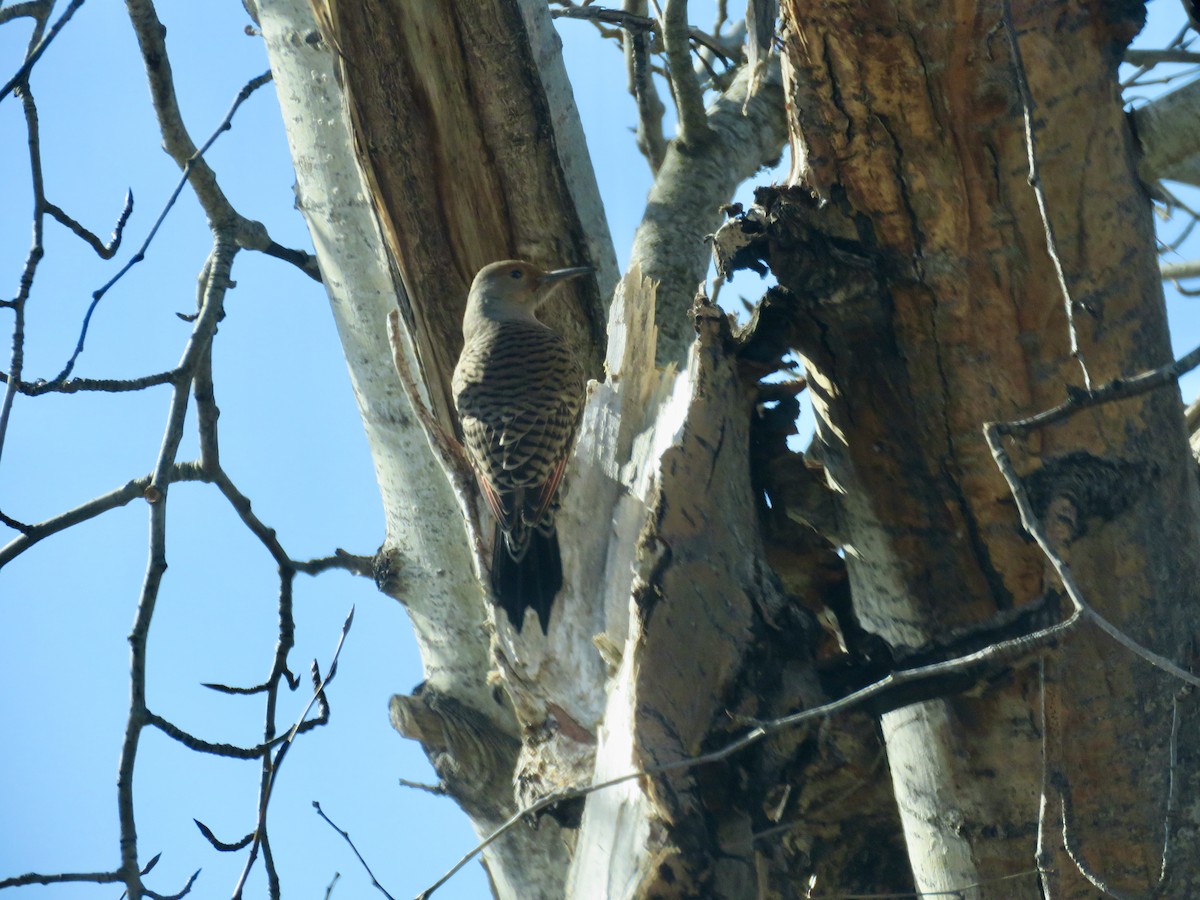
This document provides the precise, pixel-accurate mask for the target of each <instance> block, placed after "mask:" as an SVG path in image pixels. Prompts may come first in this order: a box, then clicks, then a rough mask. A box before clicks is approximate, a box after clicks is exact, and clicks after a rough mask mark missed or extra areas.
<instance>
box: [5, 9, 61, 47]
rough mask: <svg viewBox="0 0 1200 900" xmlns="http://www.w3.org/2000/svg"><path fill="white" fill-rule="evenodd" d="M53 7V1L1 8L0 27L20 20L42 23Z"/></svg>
mask: <svg viewBox="0 0 1200 900" xmlns="http://www.w3.org/2000/svg"><path fill="white" fill-rule="evenodd" d="M53 7H54V2H53V0H26V2H24V3H14V4H13V5H12V6H5V7H2V8H0V25H3V24H4V23H5V22H11V21H12V20H13V19H22V18H25V19H37V20H38V21H39V22H44V21H45V20H46V18H47V17H48V16H49V15H50V10H51V9H52V8H53ZM35 43H36V40H35Z"/></svg>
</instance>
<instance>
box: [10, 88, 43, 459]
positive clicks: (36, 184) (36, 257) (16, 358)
mask: <svg viewBox="0 0 1200 900" xmlns="http://www.w3.org/2000/svg"><path fill="white" fill-rule="evenodd" d="M21 105H22V109H23V111H24V114H25V129H26V134H27V143H28V146H29V180H30V182H31V186H32V188H33V229H32V230H33V244H32V246H30V248H29V253H28V255H27V256H26V257H25V265H24V267H23V268H22V270H21V279H20V282H19V285H20V286H19V287H18V289H17V296H16V297H15V298H14V299H13V301H12V310H13V313H14V316H13V319H14V321H13V334H12V356H11V357H10V359H9V364H8V370H9V371H10V372H11V373H12V375H13V380H12V381H11V382H9V384H8V385H7V386H6V387H5V389H4V399H3V400H2V401H0V455H2V454H3V452H4V438H5V435H7V434H8V423H9V418H10V416H11V414H12V407H13V400H15V399H16V385H17V383H18V382H19V381H20V380H21V371H22V368H23V367H24V364H25V304H26V303H28V302H29V295H30V293H31V292H32V291H33V279H34V278H35V277H36V275H37V267H38V264H39V263H40V262H41V261H42V257H43V255H45V250H44V248H43V245H42V239H43V232H44V215H43V211H42V207H43V204H44V203H45V201H46V193H45V187H44V184H43V181H42V150H41V137H40V132H39V129H38V111H37V104H36V103H35V102H34V99H33V92H32V91H30V89H29V85H28V84H27V83H26V84H23V85H22V90H21Z"/></svg>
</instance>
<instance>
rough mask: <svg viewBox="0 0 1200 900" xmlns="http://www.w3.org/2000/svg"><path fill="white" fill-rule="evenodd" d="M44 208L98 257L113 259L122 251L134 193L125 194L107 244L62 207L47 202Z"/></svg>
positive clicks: (43, 205) (131, 211)
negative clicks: (123, 236)
mask: <svg viewBox="0 0 1200 900" xmlns="http://www.w3.org/2000/svg"><path fill="white" fill-rule="evenodd" d="M42 208H43V209H45V210H46V212H47V213H49V214H50V215H51V216H52V217H53V218H54V219H55V220H56V221H58V223H59V224H61V225H63V226H65V227H66V228H67V229H69V230H70V231H71V232H72V233H73V234H75V235H76V236H77V237H79V238H80V239H82V240H83V242H84V243H86V244H87V245H88V246H89V247H91V248H92V249H93V250H95V251H96V255H97V256H99V257H100V258H101V259H112V258H113V257H114V256H116V255H117V251H118V250H120V249H121V236H122V235H123V234H124V233H125V223H126V222H128V221H129V217H130V215H132V214H133V191H127V192H126V193H125V205H124V206H122V207H121V214H120V215H119V216H117V224H116V225H115V226H114V227H113V232H112V235H111V236H110V237H109V239H108V242H107V243H106V242H104V241H102V240H100V238H99V237H97V236H96V235H94V234H93V233H92V232H91V231H89V230H88V229H87V228H85V227H84V226H83V225H80V224H79V222H77V221H76V220H75V219H73V218H72V217H71V216H70V215H68V214H67V213H66V212H65V211H64V210H63V209H62V208H61V207H58V206H55V205H54V204H53V203H50V202H49V201H47V202H45V203H43V204H42Z"/></svg>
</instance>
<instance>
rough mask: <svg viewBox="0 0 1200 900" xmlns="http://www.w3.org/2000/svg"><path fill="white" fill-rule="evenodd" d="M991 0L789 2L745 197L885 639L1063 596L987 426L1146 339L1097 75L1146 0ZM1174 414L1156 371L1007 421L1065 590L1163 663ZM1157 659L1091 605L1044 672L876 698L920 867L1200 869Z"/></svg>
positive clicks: (841, 523)
mask: <svg viewBox="0 0 1200 900" xmlns="http://www.w3.org/2000/svg"><path fill="white" fill-rule="evenodd" d="M1006 6H1007V3H1000V2H993V3H982V4H969V5H966V6H964V5H962V4H954V3H943V4H936V3H935V4H929V3H900V4H858V5H855V6H854V7H847V6H845V5H844V4H837V3H816V4H813V3H806V4H800V3H797V2H790V3H785V4H784V16H785V31H784V34H785V47H784V53H785V62H786V65H785V72H786V74H787V90H788V92H789V98H790V100H791V103H790V104H789V110H791V113H792V115H791V119H790V123H789V124H790V127H791V132H792V142H793V147H794V149H795V151H796V152H795V154H794V160H795V164H794V167H793V171H792V175H791V178H790V186H789V187H788V188H787V189H784V190H781V191H778V192H776V193H773V194H770V195H765V194H764V195H763V201H764V205H765V207H766V209H765V210H764V212H763V214H764V215H765V216H767V217H768V218H769V219H770V222H771V238H770V249H769V252H768V258H769V262H770V265H771V267H772V269H773V270H774V271H775V273H776V274H777V275H778V277H779V280H780V283H781V284H782V285H784V286H785V287H786V288H787V289H788V290H789V291H790V292H791V293H792V295H794V297H795V298H796V302H797V303H798V304H800V306H801V307H802V309H803V310H804V313H803V315H804V317H805V325H803V326H801V337H800V340H801V344H800V346H801V350H802V352H803V355H804V358H805V363H806V366H807V369H808V373H809V384H810V390H811V391H812V395H813V399H814V403H815V404H816V407H817V411H818V423H819V424H818V435H817V440H816V443H815V445H814V448H813V451H812V455H813V456H814V457H815V458H816V459H817V460H819V461H820V463H821V464H822V465H823V466H824V470H825V475H826V479H827V483H828V485H829V486H830V487H831V488H832V489H833V490H834V491H835V492H836V495H835V498H834V499H835V501H836V515H837V536H838V538H839V540H840V541H841V542H842V546H843V547H844V549H845V557H846V560H847V563H848V566H849V573H850V581H851V588H852V593H853V602H854V610H855V613H856V615H857V616H858V618H859V619H860V620H861V622H862V624H863V625H864V626H865V627H866V628H867V629H868V630H870V631H872V632H875V633H877V634H879V635H881V636H882V637H884V638H885V639H886V640H887V641H888V642H889V643H890V644H892V645H893V646H894V647H900V646H903V645H908V646H920V645H923V644H926V643H927V642H928V641H930V640H931V639H935V638H939V637H940V638H943V639H945V638H948V637H949V636H951V635H954V634H956V633H957V634H958V635H959V636H960V637H961V635H962V634H963V633H964V632H965V631H969V630H971V629H978V628H980V627H981V626H983V625H985V624H986V623H991V624H992V625H998V624H1000V623H1004V622H1008V623H1012V622H1017V621H1021V622H1023V625H1022V626H1021V627H1029V626H1030V625H1031V624H1032V623H1034V622H1036V621H1038V620H1042V621H1045V620H1046V618H1047V617H1052V616H1062V615H1065V611H1066V607H1065V603H1064V597H1063V594H1062V589H1061V585H1060V584H1059V581H1058V579H1057V578H1056V577H1055V575H1054V573H1053V571H1052V570H1051V569H1050V568H1049V567H1048V566H1047V562H1046V559H1045V558H1044V557H1043V554H1042V552H1041V551H1040V550H1039V549H1038V547H1037V546H1035V545H1034V544H1033V543H1031V542H1030V541H1029V540H1028V538H1027V536H1026V535H1025V534H1024V533H1023V530H1022V529H1021V527H1020V524H1019V521H1018V516H1017V511H1016V508H1015V505H1014V503H1013V499H1012V496H1011V494H1010V491H1009V489H1008V487H1007V485H1006V483H1005V481H1004V479H1003V478H1002V477H1001V474H1000V472H999V471H998V469H997V466H996V462H995V461H994V460H993V458H992V456H991V454H990V453H989V452H988V447H987V445H986V443H985V441H984V438H983V435H982V434H981V427H982V425H983V424H984V423H985V422H988V421H1002V420H1011V419H1017V418H1021V417H1023V416H1028V415H1030V414H1032V413H1036V412H1038V411H1040V410H1043V409H1046V408H1048V407H1051V406H1054V405H1056V404H1058V403H1060V402H1061V401H1063V399H1064V398H1065V396H1066V395H1067V391H1068V390H1069V389H1073V390H1076V391H1078V390H1081V389H1086V388H1087V387H1088V386H1089V384H1090V386H1093V387H1095V386H1099V385H1101V384H1104V383H1106V382H1109V381H1111V380H1112V379H1115V378H1120V377H1122V376H1129V375H1133V374H1136V373H1138V372H1141V371H1143V370H1147V369H1151V368H1154V367H1156V366H1160V365H1162V364H1164V363H1165V362H1167V361H1169V360H1170V345H1169V342H1168V336H1167V327H1166V317H1165V308H1164V304H1163V300H1162V293H1161V287H1160V281H1159V274H1158V268H1157V264H1156V259H1155V253H1154V248H1155V243H1154V233H1153V229H1152V224H1151V215H1150V204H1149V200H1148V197H1147V194H1146V191H1145V190H1144V188H1143V185H1142V183H1141V182H1140V181H1139V179H1138V174H1137V172H1138V147H1137V145H1136V142H1135V140H1134V138H1133V136H1132V133H1131V131H1130V128H1129V125H1128V121H1127V119H1126V116H1125V114H1124V112H1123V110H1122V106H1121V100H1120V95H1119V89H1118V85H1117V82H1116V77H1115V76H1116V67H1117V64H1118V62H1119V60H1120V55H1121V53H1122V52H1123V50H1124V48H1125V45H1126V44H1127V42H1128V41H1129V40H1130V39H1131V38H1132V36H1133V35H1134V34H1135V33H1136V31H1137V30H1138V29H1139V28H1140V26H1141V20H1140V18H1139V17H1140V16H1141V15H1142V12H1143V11H1142V10H1141V9H1140V7H1137V6H1133V7H1130V6H1128V5H1121V4H1113V3H1023V2H1018V3H1014V4H1013V9H1012V11H1011V19H1008V18H1007V17H1006V16H1007V13H1006ZM1013 40H1015V43H1016V46H1017V47H1018V48H1019V55H1017V54H1014V52H1013V47H1012V43H1011V42H1012V41H1013ZM1025 112H1028V113H1029V114H1030V115H1031V121H1032V135H1031V136H1027V134H1026V130H1025V123H1024V120H1023V113H1025ZM1030 143H1032V156H1033V161H1034V165H1035V175H1036V177H1037V188H1038V190H1040V191H1041V192H1043V194H1044V201H1045V209H1044V215H1045V217H1044V218H1043V215H1042V213H1040V212H1039V204H1038V197H1037V194H1036V192H1035V189H1034V188H1033V187H1031V186H1030V172H1029V164H1030V149H1031V148H1030ZM810 190H811V194H810V193H809V192H810ZM1052 254H1053V255H1057V257H1058V260H1059V262H1060V264H1061V280H1060V275H1059V273H1058V272H1056V268H1055V263H1054V261H1053V259H1052ZM1064 295H1066V296H1064ZM1073 344H1075V345H1077V350H1076V351H1073V347H1072V345H1073ZM1182 414H1183V408H1182V405H1181V403H1180V397H1179V392H1178V389H1177V388H1176V387H1175V386H1174V385H1173V384H1171V385H1168V386H1167V387H1165V388H1162V389H1160V390H1157V391H1155V392H1153V393H1151V394H1148V395H1146V396H1143V397H1140V398H1136V399H1131V400H1125V401H1122V402H1119V403H1111V404H1107V405H1101V406H1095V407H1092V408H1089V409H1087V410H1085V411H1081V412H1079V413H1078V414H1076V415H1073V416H1071V417H1069V418H1067V419H1066V420H1065V421H1063V422H1061V423H1058V424H1056V425H1054V426H1052V427H1048V428H1045V429H1042V430H1040V431H1038V432H1036V433H1034V434H1032V435H1030V436H1029V437H1028V438H1027V439H1025V440H1012V441H1010V442H1008V450H1009V452H1010V453H1011V454H1012V455H1013V457H1014V460H1015V462H1016V466H1017V469H1018V471H1019V472H1020V474H1021V476H1022V478H1023V479H1024V482H1025V485H1026V487H1027V489H1028V491H1029V492H1030V494H1031V497H1032V499H1033V501H1034V504H1035V510H1036V512H1037V514H1038V516H1039V517H1040V519H1041V520H1042V522H1043V524H1044V526H1045V529H1046V530H1047V532H1048V534H1049V535H1050V537H1051V540H1052V544H1053V547H1054V549H1055V550H1056V551H1057V552H1058V553H1059V554H1060V555H1061V556H1062V558H1063V560H1064V561H1066V562H1067V563H1068V564H1069V566H1070V569H1071V571H1073V572H1074V573H1075V575H1076V578H1077V580H1078V582H1079V584H1080V586H1081V587H1082V590H1083V593H1084V595H1085V597H1086V598H1087V600H1088V602H1089V603H1091V604H1092V605H1093V606H1094V608H1095V609H1096V610H1098V611H1099V612H1100V613H1101V614H1102V615H1103V616H1104V617H1106V618H1107V619H1108V620H1109V621H1112V622H1114V623H1116V624H1117V625H1118V626H1119V627H1120V628H1121V629H1122V630H1124V631H1125V632H1126V633H1127V634H1128V635H1129V636H1131V637H1132V638H1133V639H1134V640H1136V641H1137V642H1139V643H1141V644H1143V645H1145V646H1146V647H1148V648H1151V649H1153V650H1154V651H1156V652H1158V653H1160V654H1163V655H1164V656H1167V657H1169V658H1170V659H1172V660H1174V661H1176V662H1177V663H1179V664H1180V665H1181V666H1183V667H1184V668H1187V667H1188V666H1189V664H1190V662H1191V659H1192V655H1193V653H1194V650H1193V649H1192V646H1193V643H1192V642H1193V641H1194V635H1195V634H1196V629H1197V625H1198V621H1197V619H1198V608H1197V605H1196V601H1197V591H1198V589H1197V584H1198V581H1197V575H1198V574H1200V573H1198V572H1197V554H1196V553H1195V552H1194V548H1195V547H1196V546H1197V539H1198V534H1197V532H1198V529H1200V516H1198V513H1200V505H1198V496H1197V490H1196V488H1197V485H1196V472H1195V466H1194V463H1193V461H1192V459H1191V457H1190V454H1189V453H1188V448H1187V441H1186V435H1185V432H1184V428H1183V419H1182ZM1003 627H1008V626H1003ZM1183 687H1184V685H1183V684H1182V683H1181V682H1180V681H1178V680H1176V679H1174V678H1172V677H1170V676H1167V675H1165V674H1163V673H1162V672H1161V671H1157V670H1156V669H1155V668H1153V667H1152V666H1150V665H1148V664H1147V663H1146V662H1144V661H1143V660H1141V659H1138V658H1136V657H1135V656H1134V655H1132V654H1131V653H1129V652H1128V651H1126V650H1125V649H1122V648H1120V647H1118V646H1117V645H1116V644H1115V643H1114V642H1113V641H1112V640H1111V639H1110V638H1109V637H1106V636H1105V635H1103V634H1102V633H1101V632H1100V631H1099V630H1098V629H1096V628H1095V627H1092V626H1089V625H1085V626H1083V627H1082V628H1081V629H1079V630H1077V631H1075V632H1074V633H1073V634H1072V635H1071V636H1070V638H1069V639H1067V640H1065V641H1063V642H1062V644H1061V645H1059V646H1058V647H1056V648H1054V649H1053V650H1052V651H1050V652H1048V653H1047V654H1046V656H1045V659H1044V670H1043V671H1042V673H1039V669H1038V667H1037V666H1036V665H1035V666H1031V667H1027V668H1025V669H1023V670H1020V671H1017V672H1015V673H1012V674H1011V675H1010V676H1008V677H1005V678H1003V679H1000V680H998V681H997V682H996V683H994V684H989V685H988V686H987V688H986V689H985V690H984V691H983V692H982V693H981V694H980V695H979V696H973V697H971V698H969V699H968V698H956V699H951V700H944V701H934V702H930V703H925V704H921V705H919V706H914V707H910V708H906V709H903V710H899V711H896V712H893V713H890V714H888V715H886V716H885V717H884V719H883V728H884V734H885V736H886V738H887V746H888V756H889V764H890V768H891V774H892V780H893V783H894V785H895V790H896V798H897V803H898V805H899V808H900V811H901V815H902V818H903V820H904V828H905V836H906V839H907V842H908V847H909V852H910V855H911V860H912V865H913V870H914V873H915V875H916V880H917V886H918V889H920V890H924V891H952V890H955V889H957V888H961V887H962V886H964V885H968V884H976V883H980V884H983V885H984V887H983V888H982V889H981V891H982V895H983V896H994V897H1013V896H1031V897H1033V896H1039V893H1038V891H1039V888H1038V879H1037V878H1036V877H1034V876H1033V873H1032V872H1031V870H1033V869H1035V868H1036V869H1037V870H1038V871H1040V873H1041V880H1042V882H1043V889H1044V890H1045V891H1046V893H1047V894H1048V895H1049V896H1053V897H1084V896H1087V897H1091V896H1095V892H1096V889H1097V887H1098V886H1100V885H1106V886H1108V888H1110V889H1112V890H1114V891H1115V892H1118V894H1117V895H1119V896H1148V895H1149V894H1151V893H1152V892H1154V891H1161V894H1159V895H1160V896H1172V897H1185V896H1195V895H1197V893H1198V892H1200V864H1198V863H1197V860H1200V852H1198V849H1200V848H1198V847H1197V845H1196V844H1195V841H1196V835H1197V834H1198V833H1200V832H1198V831H1197V830H1196V827H1195V826H1196V824H1197V821H1196V816H1197V812H1196V810H1197V806H1196V805H1195V802H1194V798H1195V796H1196V795H1195V789H1196V786H1197V784H1196V782H1197V778H1198V774H1197V773H1198V772H1200V768H1198V763H1200V754H1198V753H1197V748H1196V747H1195V745H1194V742H1190V741H1186V740H1182V739H1180V740H1179V741H1178V742H1176V737H1175V736H1176V735H1182V734H1187V733H1188V729H1189V728H1190V729H1192V730H1193V733H1194V729H1195V727H1196V726H1195V723H1196V721H1197V720H1196V715H1195V709H1194V706H1195V703H1194V700H1192V699H1190V698H1189V697H1187V696H1186V694H1187V693H1188V692H1186V691H1183V690H1182V689H1183ZM1039 797H1040V798H1041V800H1040V808H1039ZM1189 798H1190V799H1189ZM1167 833H1169V838H1168V837H1167V836H1165V835H1166V834H1167ZM1164 866H1165V868H1164ZM1022 872H1025V873H1030V877H1028V878H1026V879H1024V880H1021V879H1018V880H1006V881H996V880H995V879H1001V878H1005V877H1007V876H1014V875H1018V874H1019V873H1022ZM1164 874H1165V881H1160V879H1161V878H1162V877H1163V876H1164Z"/></svg>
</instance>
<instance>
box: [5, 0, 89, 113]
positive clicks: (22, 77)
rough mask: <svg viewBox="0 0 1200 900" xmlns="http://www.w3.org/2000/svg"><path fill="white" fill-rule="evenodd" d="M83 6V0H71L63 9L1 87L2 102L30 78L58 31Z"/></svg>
mask: <svg viewBox="0 0 1200 900" xmlns="http://www.w3.org/2000/svg"><path fill="white" fill-rule="evenodd" d="M81 6H83V0H71V3H70V5H69V6H68V7H67V8H66V9H64V10H63V14H62V15H61V16H59V17H58V21H57V22H55V23H54V25H53V26H51V28H50V31H48V32H47V33H46V36H45V37H43V38H42V39H41V40H40V41H38V44H37V46H36V47H34V48H33V50H31V51H30V52H29V54H28V55H27V56H26V57H25V62H24V63H22V64H21V68H19V69H17V72H16V74H15V75H13V77H12V78H10V79H8V81H7V82H6V83H5V85H4V87H3V88H0V103H2V102H4V98H5V97H7V96H8V95H9V94H11V93H12V92H13V88H15V87H17V86H18V85H20V84H23V83H24V82H25V81H27V80H28V78H29V73H30V71H32V70H33V67H34V65H36V64H37V61H38V60H39V59H41V58H42V54H43V53H45V52H46V48H47V47H49V46H50V42H51V41H53V40H54V39H55V38H56V37H57V36H58V33H59V32H60V31H62V27H63V26H64V25H66V24H67V22H69V21H70V20H71V16H73V15H75V12H76V10H78V9H79V7H81ZM26 8H27V9H28V8H30V7H29V6H26ZM47 11H48V10H47ZM25 14H26V15H33V14H34V13H28V12H27V13H25ZM39 18H40V17H39Z"/></svg>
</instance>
